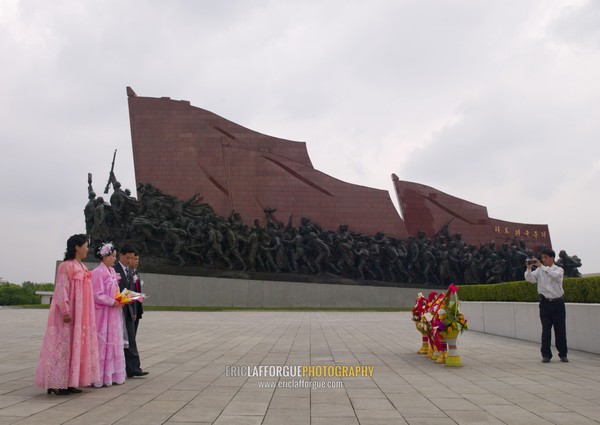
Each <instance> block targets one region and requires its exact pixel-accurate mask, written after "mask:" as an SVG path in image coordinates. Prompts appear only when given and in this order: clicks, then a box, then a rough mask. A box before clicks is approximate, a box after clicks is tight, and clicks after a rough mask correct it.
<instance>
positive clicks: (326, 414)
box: [310, 403, 356, 418]
mask: <svg viewBox="0 0 600 425" xmlns="http://www.w3.org/2000/svg"><path fill="white" fill-rule="evenodd" d="M310 416H311V418H313V417H314V418H354V417H356V414H355V413H354V409H353V408H352V406H351V405H350V403H348V404H347V405H346V404H311V407H310Z"/></svg>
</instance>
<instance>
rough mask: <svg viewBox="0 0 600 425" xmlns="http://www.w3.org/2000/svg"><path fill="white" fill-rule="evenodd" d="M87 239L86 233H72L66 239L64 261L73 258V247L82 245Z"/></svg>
mask: <svg viewBox="0 0 600 425" xmlns="http://www.w3.org/2000/svg"><path fill="white" fill-rule="evenodd" d="M87 241H88V238H87V236H86V235H83V234H78V235H73V236H71V237H70V238H69V239H67V250H66V251H65V261H67V260H74V259H75V247H78V246H83V245H84V244H85V243H86V242H87Z"/></svg>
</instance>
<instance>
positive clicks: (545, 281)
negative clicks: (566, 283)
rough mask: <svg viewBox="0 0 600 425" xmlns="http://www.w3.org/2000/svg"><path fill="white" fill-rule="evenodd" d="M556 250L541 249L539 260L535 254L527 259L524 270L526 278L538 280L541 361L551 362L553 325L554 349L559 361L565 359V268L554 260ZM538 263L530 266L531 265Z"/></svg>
mask: <svg viewBox="0 0 600 425" xmlns="http://www.w3.org/2000/svg"><path fill="white" fill-rule="evenodd" d="M555 257H556V253H555V252H554V251H553V250H551V249H544V250H543V251H542V262H540V260H538V259H537V258H532V259H528V260H527V261H526V264H527V270H526V271H525V280H527V281H528V282H531V283H537V291H538V294H539V296H540V320H541V322H542V348H541V352H542V363H548V362H550V359H551V358H552V351H551V349H550V343H551V341H552V334H551V331H552V327H553V326H554V338H555V342H556V349H557V350H558V356H559V357H560V361H561V362H568V361H569V359H567V332H566V323H565V322H566V320H565V319H566V312H565V300H564V298H563V295H564V293H565V292H564V290H563V274H564V270H563V269H562V268H560V267H558V266H557V265H556V264H554V258H555ZM534 266H535V267H537V268H536V269H535V270H532V268H533V267H534Z"/></svg>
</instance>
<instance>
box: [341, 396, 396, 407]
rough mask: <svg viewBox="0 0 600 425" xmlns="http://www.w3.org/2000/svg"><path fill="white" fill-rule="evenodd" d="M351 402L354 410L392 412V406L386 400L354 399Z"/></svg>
mask: <svg viewBox="0 0 600 425" xmlns="http://www.w3.org/2000/svg"><path fill="white" fill-rule="evenodd" d="M351 400H352V407H354V409H355V410H372V409H377V410H380V409H381V410H394V406H393V405H392V403H390V401H389V400H388V399H387V398H354V399H351Z"/></svg>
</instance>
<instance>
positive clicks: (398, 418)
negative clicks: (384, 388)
mask: <svg viewBox="0 0 600 425" xmlns="http://www.w3.org/2000/svg"><path fill="white" fill-rule="evenodd" d="M356 417H357V418H358V422H359V423H361V424H364V423H369V422H373V421H374V420H377V421H379V420H386V421H388V422H387V423H403V424H404V423H406V420H405V419H404V417H403V416H402V415H401V414H400V413H399V412H398V411H397V410H395V409H385V410H383V409H382V410H356Z"/></svg>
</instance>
